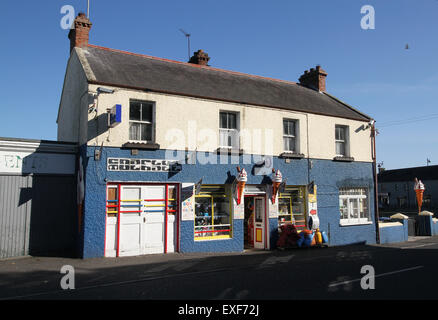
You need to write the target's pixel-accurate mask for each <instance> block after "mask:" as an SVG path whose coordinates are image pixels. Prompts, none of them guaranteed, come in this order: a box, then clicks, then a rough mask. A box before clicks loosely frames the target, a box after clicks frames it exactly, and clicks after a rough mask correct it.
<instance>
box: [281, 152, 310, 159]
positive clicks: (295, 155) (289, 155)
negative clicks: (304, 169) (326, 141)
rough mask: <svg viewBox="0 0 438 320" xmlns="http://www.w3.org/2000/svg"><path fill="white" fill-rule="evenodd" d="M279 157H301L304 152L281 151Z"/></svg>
mask: <svg viewBox="0 0 438 320" xmlns="http://www.w3.org/2000/svg"><path fill="white" fill-rule="evenodd" d="M279 157H280V158H284V159H303V158H304V154H303V153H295V152H283V153H282V154H280V156H279Z"/></svg>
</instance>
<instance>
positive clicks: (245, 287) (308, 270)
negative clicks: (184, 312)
mask: <svg viewBox="0 0 438 320" xmlns="http://www.w3.org/2000/svg"><path fill="white" fill-rule="evenodd" d="M64 265H71V266H73V267H74V289H70V290H63V289H62V288H61V280H62V278H63V277H64V276H66V274H62V273H61V272H60V270H61V268H62V266H64ZM365 265H369V266H372V267H373V268H374V272H375V278H374V289H367V290H364V289H362V287H361V279H362V277H364V276H366V275H370V274H369V273H366V274H362V273H361V268H362V267H363V266H365ZM436 270H438V237H423V238H416V240H415V241H409V242H404V243H398V244H389V245H351V246H344V247H331V248H308V249H295V250H285V251H279V250H277V251H245V252H243V253H226V254H168V255H148V256H140V257H127V258H99V259H87V260H80V259H66V258H43V257H38V258H37V257H27V258H20V259H10V260H2V261H0V299H1V300H47V299H50V300H52V299H56V300H72V299H73V300H78V299H80V300H83V299H93V300H95V299H102V300H107V299H117V300H119V299H128V300H138V299H147V300H150V299H152V300H174V299H176V300H184V301H185V300H211V299H214V300H217V301H222V300H285V299H286V300H291V299H292V300H293V299H300V300H301V299H312V300H314V299H330V300H331V299H335V300H337V299H361V300H363V299H390V300H393V299H410V300H412V299H422V300H424V299H436V298H438V294H437V285H438V277H437V275H436ZM70 275H71V274H70ZM362 282H363V281H362ZM367 283H368V284H370V282H367Z"/></svg>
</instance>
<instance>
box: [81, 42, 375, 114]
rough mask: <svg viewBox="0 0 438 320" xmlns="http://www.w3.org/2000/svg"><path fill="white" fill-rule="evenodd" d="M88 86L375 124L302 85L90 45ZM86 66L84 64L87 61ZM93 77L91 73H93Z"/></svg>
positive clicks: (87, 52)
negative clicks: (142, 91) (270, 108)
mask: <svg viewBox="0 0 438 320" xmlns="http://www.w3.org/2000/svg"><path fill="white" fill-rule="evenodd" d="M76 50H79V51H77V52H78V55H79V54H80V56H81V57H82V59H81V58H80V60H81V63H82V65H83V67H84V69H85V70H86V73H87V77H88V81H89V82H90V83H96V84H106V85H113V86H117V87H125V88H135V89H142V90H150V91H156V92H162V93H171V94H178V95H184V96H191V97H199V98H206V99H213V100H222V101H229V102H236V103H243V104H251V105H257V106H266V107H272V108H281V109H287V110H294V111H302V112H306V113H315V114H322V115H329V116H335V117H341V118H348V119H354V120H361V121H369V120H370V119H371V118H370V117H369V116H367V115H365V114H363V113H361V112H359V111H357V110H355V109H353V108H352V107H350V106H348V105H347V104H345V103H343V102H341V101H339V100H337V99H336V98H334V97H332V96H331V95H328V94H324V93H320V92H318V91H315V90H312V89H309V88H306V87H303V86H301V85H299V84H296V83H293V82H287V81H281V80H275V79H269V78H264V77H259V76H252V75H246V74H242V73H237V72H231V71H226V70H220V69H215V68H212V67H208V66H198V65H193V64H188V63H183V62H177V61H170V60H166V59H160V58H154V57H149V56H143V55H137V54H131V53H127V52H122V51H118V50H113V49H108V48H102V47H97V46H92V45H88V46H87V47H84V48H81V49H78V48H76ZM83 58H85V60H86V61H84V59H83ZM90 71H91V72H90Z"/></svg>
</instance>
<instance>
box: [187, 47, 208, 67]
mask: <svg viewBox="0 0 438 320" xmlns="http://www.w3.org/2000/svg"><path fill="white" fill-rule="evenodd" d="M209 60H210V57H209V56H208V54H207V53H206V52H204V50H198V51H196V52H194V53H193V56H192V57H191V58H190V61H189V63H193V64H199V65H201V66H208V64H207V63H208V61H209Z"/></svg>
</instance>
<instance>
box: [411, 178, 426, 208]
mask: <svg viewBox="0 0 438 320" xmlns="http://www.w3.org/2000/svg"><path fill="white" fill-rule="evenodd" d="M425 189H426V188H425V187H424V184H423V182H421V180H418V179H417V178H415V185H414V190H415V194H416V196H417V203H418V213H420V212H421V205H422V204H423V193H424V190H425Z"/></svg>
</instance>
